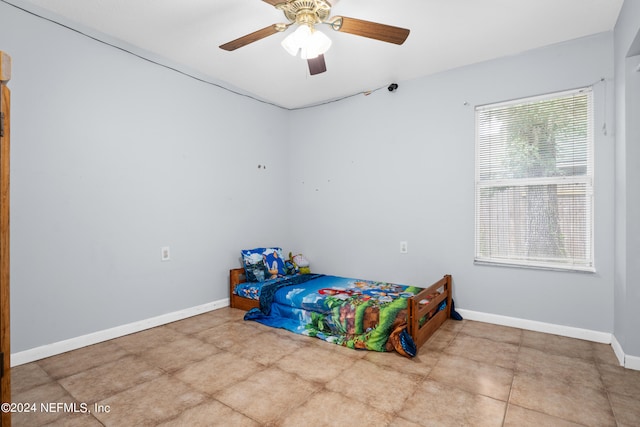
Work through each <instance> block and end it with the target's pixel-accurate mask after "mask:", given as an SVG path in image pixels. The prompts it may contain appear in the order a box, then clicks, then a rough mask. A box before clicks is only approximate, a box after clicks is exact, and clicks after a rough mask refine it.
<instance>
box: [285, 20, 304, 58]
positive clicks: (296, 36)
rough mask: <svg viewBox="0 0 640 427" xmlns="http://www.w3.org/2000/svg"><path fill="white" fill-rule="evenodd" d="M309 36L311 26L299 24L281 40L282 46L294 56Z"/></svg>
mask: <svg viewBox="0 0 640 427" xmlns="http://www.w3.org/2000/svg"><path fill="white" fill-rule="evenodd" d="M310 36H311V28H309V26H307V25H300V26H298V28H296V30H295V31H294V32H293V33H291V34H289V35H288V36H287V37H285V39H284V40H282V43H281V45H282V47H283V48H284V50H286V51H287V52H289V54H290V55H291V56H296V55H297V54H298V51H299V50H300V49H302V48H303V47H304V46H305V44H306V41H307V39H308V38H309V37H310Z"/></svg>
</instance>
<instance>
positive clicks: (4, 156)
mask: <svg viewBox="0 0 640 427" xmlns="http://www.w3.org/2000/svg"><path fill="white" fill-rule="evenodd" d="M10 79H11V57H10V56H9V55H7V54H6V53H4V52H2V51H0V98H1V102H0V120H2V127H1V129H2V133H1V134H0V135H1V136H0V352H2V354H3V356H4V357H3V360H2V361H0V363H2V378H0V401H2V402H6V403H10V402H11V372H10V370H11V361H10V359H11V340H10V334H9V331H10V328H9V320H10V315H9V269H10V262H9V251H10V245H9V177H10V174H9V167H10V163H11V157H10V147H11V145H10V143H9V141H10V138H9V136H10V132H9V122H10V117H9V114H10V105H11V92H10V91H9V88H8V87H7V85H6V84H7V82H8V81H9V80H10ZM1 426H4V427H9V426H11V413H10V412H3V411H0V427H1Z"/></svg>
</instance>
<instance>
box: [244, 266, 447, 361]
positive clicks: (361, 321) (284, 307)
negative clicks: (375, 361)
mask: <svg viewBox="0 0 640 427" xmlns="http://www.w3.org/2000/svg"><path fill="white" fill-rule="evenodd" d="M421 290H422V289H421V288H417V287H413V286H406V285H399V284H393V283H387V282H374V281H368V280H361V279H351V278H345V277H338V276H329V275H321V274H306V275H297V276H289V277H285V278H283V279H278V280H272V281H268V282H264V283H263V285H262V288H261V290H260V291H259V293H260V308H254V309H252V310H250V311H249V312H247V314H246V315H245V320H253V321H257V322H260V323H262V324H265V325H267V326H271V327H277V328H283V329H286V330H289V331H291V332H294V333H297V334H302V335H308V336H312V337H317V338H320V339H323V340H325V341H328V342H332V343H335V344H338V345H342V346H346V347H350V348H354V349H366V350H374V351H393V350H396V351H398V352H400V353H401V354H404V355H407V356H413V355H415V352H416V348H415V344H414V343H413V340H412V339H411V336H410V335H409V334H408V333H407V331H406V326H407V323H406V322H407V306H408V304H407V302H408V299H409V298H411V297H412V296H414V295H415V294H417V293H419V292H420V291H421ZM445 305H446V303H445V304H444V305H441V307H439V309H440V310H441V309H444V306H445Z"/></svg>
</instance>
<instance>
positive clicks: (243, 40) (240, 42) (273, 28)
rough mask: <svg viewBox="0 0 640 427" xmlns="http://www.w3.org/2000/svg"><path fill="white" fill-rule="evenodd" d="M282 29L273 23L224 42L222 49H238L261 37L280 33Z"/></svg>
mask: <svg viewBox="0 0 640 427" xmlns="http://www.w3.org/2000/svg"><path fill="white" fill-rule="evenodd" d="M280 31H282V29H280V27H279V26H278V24H273V25H270V26H268V27H265V28H263V29H261V30H258V31H254V32H253V33H251V34H247V35H246V36H242V37H240V38H237V39H235V40H232V41H230V42H228V43H225V44H222V45H220V49H224V50H228V51H232V50H236V49H238V48H241V47H242V46H246V45H248V44H249V43H253V42H255V41H258V40H260V39H263V38H265V37H268V36H271V35H273V34H275V33H278V32H280Z"/></svg>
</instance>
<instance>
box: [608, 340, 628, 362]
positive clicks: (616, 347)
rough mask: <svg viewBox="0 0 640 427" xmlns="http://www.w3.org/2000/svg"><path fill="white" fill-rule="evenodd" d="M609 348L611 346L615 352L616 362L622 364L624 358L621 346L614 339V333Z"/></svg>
mask: <svg viewBox="0 0 640 427" xmlns="http://www.w3.org/2000/svg"><path fill="white" fill-rule="evenodd" d="M611 348H613V352H614V353H615V354H616V357H617V358H618V362H620V366H624V359H626V357H625V354H624V350H622V346H621V345H620V343H619V342H618V340H617V339H616V336H615V335H612V336H611Z"/></svg>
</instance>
